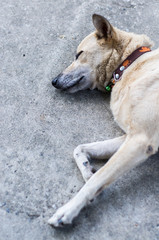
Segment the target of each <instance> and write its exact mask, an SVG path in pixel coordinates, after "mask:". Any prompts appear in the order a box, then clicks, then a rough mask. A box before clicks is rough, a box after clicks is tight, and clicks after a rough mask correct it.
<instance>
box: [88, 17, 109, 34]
mask: <svg viewBox="0 0 159 240" xmlns="http://www.w3.org/2000/svg"><path fill="white" fill-rule="evenodd" d="M92 20H93V24H94V26H95V28H96V29H97V32H98V35H99V37H101V38H102V37H104V38H108V37H109V36H111V33H112V30H113V27H112V25H111V24H110V23H109V21H108V20H107V19H106V18H105V17H103V16H101V15H98V14H93V15H92Z"/></svg>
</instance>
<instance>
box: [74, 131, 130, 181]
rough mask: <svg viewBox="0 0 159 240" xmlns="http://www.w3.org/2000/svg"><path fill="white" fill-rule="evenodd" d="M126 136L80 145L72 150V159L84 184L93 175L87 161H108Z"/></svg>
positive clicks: (92, 170) (92, 169)
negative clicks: (91, 159)
mask: <svg viewBox="0 0 159 240" xmlns="http://www.w3.org/2000/svg"><path fill="white" fill-rule="evenodd" d="M125 138H126V135H123V136H121V137H117V138H114V139H109V140H105V141H100V142H94V143H87V144H81V145H79V146H78V147H76V148H75V150H74V158H75V160H76V163H77V166H78V168H79V170H80V172H81V174H82V176H83V179H84V180H85V182H87V181H88V180H89V178H90V177H92V175H93V174H94V173H95V169H94V168H93V167H92V166H91V165H90V162H89V159H90V158H93V159H109V158H110V157H111V156H112V155H113V154H114V153H115V152H116V151H117V150H118V149H119V147H120V146H121V144H122V143H123V142H124V141H125Z"/></svg>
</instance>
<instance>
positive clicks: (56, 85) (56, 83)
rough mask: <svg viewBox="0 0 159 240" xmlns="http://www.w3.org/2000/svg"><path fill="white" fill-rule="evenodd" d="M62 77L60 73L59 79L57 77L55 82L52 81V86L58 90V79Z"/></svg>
mask: <svg viewBox="0 0 159 240" xmlns="http://www.w3.org/2000/svg"><path fill="white" fill-rule="evenodd" d="M61 76H62V73H60V74H59V75H58V76H57V77H55V78H54V79H53V80H52V85H53V86H54V87H56V88H58V79H59V78H60V77H61Z"/></svg>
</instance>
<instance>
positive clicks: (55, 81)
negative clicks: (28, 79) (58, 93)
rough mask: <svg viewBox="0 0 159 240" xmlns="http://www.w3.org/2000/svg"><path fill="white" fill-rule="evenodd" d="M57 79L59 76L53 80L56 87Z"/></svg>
mask: <svg viewBox="0 0 159 240" xmlns="http://www.w3.org/2000/svg"><path fill="white" fill-rule="evenodd" d="M57 79H58V77H56V78H54V79H53V80H52V85H53V86H54V87H56V84H57Z"/></svg>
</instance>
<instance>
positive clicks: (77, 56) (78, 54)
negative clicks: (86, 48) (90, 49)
mask: <svg viewBox="0 0 159 240" xmlns="http://www.w3.org/2000/svg"><path fill="white" fill-rule="evenodd" d="M82 53H83V51H80V52H79V53H77V54H76V60H77V59H78V58H79V56H80V55H81V54H82Z"/></svg>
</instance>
